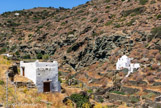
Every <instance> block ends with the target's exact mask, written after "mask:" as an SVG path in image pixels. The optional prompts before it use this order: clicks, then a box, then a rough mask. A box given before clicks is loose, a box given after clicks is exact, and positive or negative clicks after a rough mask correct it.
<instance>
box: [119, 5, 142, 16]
mask: <svg viewBox="0 0 161 108" xmlns="http://www.w3.org/2000/svg"><path fill="white" fill-rule="evenodd" d="M144 11H145V8H144V7H138V8H135V9H131V10H126V11H122V12H121V13H122V15H123V16H124V17H126V16H128V15H130V14H133V16H134V15H138V14H141V13H143V12H144Z"/></svg>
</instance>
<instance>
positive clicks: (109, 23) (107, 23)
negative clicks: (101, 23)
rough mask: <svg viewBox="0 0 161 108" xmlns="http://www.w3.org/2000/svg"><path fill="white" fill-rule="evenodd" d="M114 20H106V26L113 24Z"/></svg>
mask: <svg viewBox="0 0 161 108" xmlns="http://www.w3.org/2000/svg"><path fill="white" fill-rule="evenodd" d="M112 22H113V21H112V20H111V21H108V22H106V24H105V26H109V25H111V24H112Z"/></svg>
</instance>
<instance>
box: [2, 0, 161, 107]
mask: <svg viewBox="0 0 161 108" xmlns="http://www.w3.org/2000/svg"><path fill="white" fill-rule="evenodd" d="M17 13H19V15H18V14H17ZM0 53H1V54H2V53H11V54H13V55H14V58H16V59H43V60H57V61H58V62H59V65H60V66H59V71H60V73H61V75H62V77H65V79H66V81H67V83H68V84H69V85H70V86H71V85H77V84H83V87H84V88H85V89H86V90H92V94H93V95H94V96H95V100H96V101H99V102H107V101H108V102H109V103H114V105H117V104H118V103H119V102H117V103H116V102H114V101H113V100H117V99H118V100H122V101H123V102H126V103H130V104H129V106H133V107H134V106H139V105H141V104H143V105H145V106H146V105H147V104H148V105H150V106H151V107H154V106H153V105H158V104H156V103H155V102H152V101H153V100H155V97H157V96H159V95H160V94H161V65H160V63H161V0H91V1H89V2H87V3H86V4H83V5H80V6H77V7H74V8H72V9H64V8H59V9H55V8H51V7H50V8H34V9H30V10H22V11H14V12H6V13H3V14H1V15H0ZM123 54H126V55H128V56H129V57H133V58H134V60H133V62H134V63H140V64H141V68H140V69H139V70H136V71H135V72H134V74H132V75H130V77H129V78H124V77H125V75H126V74H127V71H126V70H121V71H116V70H115V64H116V62H117V59H118V58H119V57H120V56H122V55H123ZM77 86H78V85H77ZM130 91H131V92H130ZM129 96H130V100H129ZM118 97H120V98H118ZM144 103H145V104H144ZM131 104H132V105H131ZM133 104H135V105H133ZM159 105H160V104H159ZM154 108H155V107H154ZM156 108H157V107H156Z"/></svg>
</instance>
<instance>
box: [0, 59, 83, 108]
mask: <svg viewBox="0 0 161 108" xmlns="http://www.w3.org/2000/svg"><path fill="white" fill-rule="evenodd" d="M11 65H12V62H11V61H8V60H7V59H5V58H4V57H2V56H0V80H3V81H4V82H5V78H6V77H5V72H6V71H7V69H8V68H9V66H11ZM15 80H16V81H28V79H27V78H24V77H22V76H19V75H16V76H15ZM5 86H6V85H0V103H4V104H5V101H6V94H5ZM62 87H63V88H64V89H65V91H66V93H64V94H62V93H38V92H37V89H36V88H35V89H28V88H26V87H21V88H15V86H13V85H12V84H10V83H9V84H8V100H9V104H15V105H16V108H71V107H69V106H66V105H65V104H63V102H62V100H63V99H64V98H65V97H66V96H70V95H71V94H73V93H79V92H80V91H81V89H78V88H68V87H66V85H62ZM42 101H47V102H50V103H51V105H47V104H46V103H44V102H42ZM27 104H28V105H27ZM12 107H13V106H12V105H11V108H12Z"/></svg>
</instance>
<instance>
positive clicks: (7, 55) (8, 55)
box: [2, 54, 13, 58]
mask: <svg viewBox="0 0 161 108" xmlns="http://www.w3.org/2000/svg"><path fill="white" fill-rule="evenodd" d="M2 55H3V56H6V57H9V58H10V57H13V55H10V54H2Z"/></svg>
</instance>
